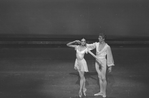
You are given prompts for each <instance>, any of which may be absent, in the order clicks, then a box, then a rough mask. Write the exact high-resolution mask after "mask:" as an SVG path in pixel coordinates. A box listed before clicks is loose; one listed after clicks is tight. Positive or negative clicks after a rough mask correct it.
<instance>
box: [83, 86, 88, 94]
mask: <svg viewBox="0 0 149 98" xmlns="http://www.w3.org/2000/svg"><path fill="white" fill-rule="evenodd" d="M86 91H87V89H86V88H85V89H84V90H83V94H84V96H86Z"/></svg>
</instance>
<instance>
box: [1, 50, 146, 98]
mask: <svg viewBox="0 0 149 98" xmlns="http://www.w3.org/2000/svg"><path fill="white" fill-rule="evenodd" d="M112 51H113V56H114V60H115V67H113V71H112V73H108V74H107V80H108V87H107V98H148V95H149V91H148V87H149V86H148V84H149V76H148V74H149V48H143V47H142V48H139V47H138V48H137V47H135V48H126V47H120V48H119V47H112ZM85 58H86V60H87V63H88V67H89V72H88V73H86V75H85V76H86V79H87V81H86V87H87V97H85V98H102V97H100V96H98V97H94V96H93V94H94V93H97V92H98V91H99V86H98V78H97V74H96V71H95V68H94V58H92V57H91V56H90V55H89V54H87V55H86V56H85ZM74 60H75V51H74V49H72V48H42V47H40V48H1V49H0V98H79V97H78V90H79V76H78V73H77V71H75V70H74V69H73V64H74Z"/></svg>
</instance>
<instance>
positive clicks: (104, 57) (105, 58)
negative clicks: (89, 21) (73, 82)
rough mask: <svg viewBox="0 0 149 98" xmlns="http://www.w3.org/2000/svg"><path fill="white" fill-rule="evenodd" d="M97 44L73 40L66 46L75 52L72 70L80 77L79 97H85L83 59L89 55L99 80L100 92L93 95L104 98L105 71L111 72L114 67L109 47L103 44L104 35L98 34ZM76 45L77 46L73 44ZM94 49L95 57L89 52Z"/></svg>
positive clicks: (86, 68) (84, 64)
mask: <svg viewBox="0 0 149 98" xmlns="http://www.w3.org/2000/svg"><path fill="white" fill-rule="evenodd" d="M98 40H99V42H94V43H92V44H87V43H86V40H85V39H84V38H83V39H81V41H80V40H75V41H72V42H69V43H68V44H67V46H68V47H73V48H75V50H76V60H75V64H74V69H75V70H77V71H78V73H79V76H80V89H79V97H82V96H83V95H84V96H86V91H87V89H86V87H85V81H86V79H85V76H84V72H88V66H87V62H86V60H85V59H84V55H85V53H89V54H91V55H92V56H93V57H94V58H95V59H96V62H95V69H96V71H97V74H98V78H99V84H100V85H99V86H100V92H98V93H96V94H94V96H102V97H103V98H106V86H107V81H106V70H107V69H108V71H109V72H111V71H112V66H114V60H113V56H112V52H111V48H110V46H109V45H108V44H107V43H106V42H105V35H104V34H102V33H101V34H99V37H98ZM75 43H77V45H76V44H75ZM93 49H96V55H95V54H94V53H92V52H91V50H93Z"/></svg>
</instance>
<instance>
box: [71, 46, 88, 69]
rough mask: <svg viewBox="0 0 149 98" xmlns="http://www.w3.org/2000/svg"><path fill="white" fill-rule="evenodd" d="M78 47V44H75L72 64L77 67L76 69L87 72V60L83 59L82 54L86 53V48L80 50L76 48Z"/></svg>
mask: <svg viewBox="0 0 149 98" xmlns="http://www.w3.org/2000/svg"><path fill="white" fill-rule="evenodd" d="M78 47H79V46H77V47H76V48H75V50H76V60H75V64H74V66H75V67H76V68H77V70H78V71H83V72H88V67H87V62H86V60H85V59H84V54H85V53H87V48H85V49H84V50H82V51H80V50H78Z"/></svg>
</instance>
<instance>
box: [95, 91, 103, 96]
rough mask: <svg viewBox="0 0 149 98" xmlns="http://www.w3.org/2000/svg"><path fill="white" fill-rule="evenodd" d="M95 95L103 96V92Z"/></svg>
mask: <svg viewBox="0 0 149 98" xmlns="http://www.w3.org/2000/svg"><path fill="white" fill-rule="evenodd" d="M94 96H103V94H102V93H101V92H99V93H96V94H94Z"/></svg>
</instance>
